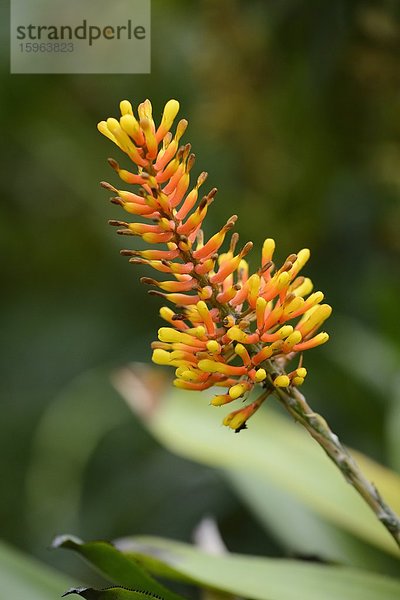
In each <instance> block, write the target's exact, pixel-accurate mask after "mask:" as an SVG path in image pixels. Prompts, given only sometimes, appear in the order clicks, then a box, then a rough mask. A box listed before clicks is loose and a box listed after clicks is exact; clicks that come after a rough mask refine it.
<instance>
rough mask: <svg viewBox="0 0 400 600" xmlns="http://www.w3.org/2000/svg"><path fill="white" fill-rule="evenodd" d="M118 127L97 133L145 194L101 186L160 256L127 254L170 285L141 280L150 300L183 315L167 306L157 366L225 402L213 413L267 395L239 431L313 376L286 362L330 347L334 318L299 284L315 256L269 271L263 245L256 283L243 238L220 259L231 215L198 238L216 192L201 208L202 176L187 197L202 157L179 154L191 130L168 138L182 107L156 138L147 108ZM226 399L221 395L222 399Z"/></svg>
mask: <svg viewBox="0 0 400 600" xmlns="http://www.w3.org/2000/svg"><path fill="white" fill-rule="evenodd" d="M120 109H121V114H122V116H121V118H120V119H119V121H118V120H117V119H113V118H109V119H107V121H101V122H100V123H99V124H98V129H99V131H100V132H101V133H102V134H104V135H105V136H107V137H108V138H109V139H111V140H112V141H113V142H114V143H115V144H116V145H117V146H118V147H119V148H120V149H121V150H122V151H123V152H125V153H126V154H127V155H128V156H129V158H130V159H131V160H132V161H133V163H134V164H135V166H136V168H135V172H131V171H127V170H125V169H122V168H120V166H119V164H118V163H117V162H116V161H115V160H113V159H109V162H110V165H111V166H112V167H113V169H114V170H115V171H116V172H117V173H118V175H119V176H120V178H121V179H122V180H123V181H124V182H125V183H128V184H134V185H137V186H139V190H138V191H137V193H135V192H133V191H126V190H119V189H116V188H115V187H113V186H111V185H110V184H108V183H105V182H103V183H102V185H103V187H105V188H106V189H108V190H111V191H112V192H113V193H114V194H115V196H114V197H113V198H112V199H111V201H112V202H113V203H115V204H118V205H120V206H121V207H122V208H124V209H125V211H126V212H128V213H130V214H133V215H137V216H139V217H141V220H140V222H134V223H131V222H125V221H114V220H113V221H110V224H111V225H115V226H117V227H119V229H118V230H117V233H119V234H121V235H130V236H140V237H141V238H142V239H143V240H144V241H145V242H147V243H149V244H151V245H153V246H156V245H162V246H161V249H159V248H151V249H148V250H122V252H121V253H122V254H123V255H125V256H130V257H131V258H130V261H131V262H133V263H135V264H144V265H148V266H150V267H152V268H153V269H155V270H156V271H158V272H159V273H162V274H165V275H166V276H167V277H168V276H169V278H167V279H165V280H158V279H153V278H150V277H143V278H142V282H143V283H146V284H149V285H151V286H154V288H157V289H153V290H151V291H150V292H149V293H150V294H153V295H158V296H161V297H162V298H163V299H165V300H168V301H169V302H170V303H172V304H173V305H175V307H176V310H175V311H174V310H172V309H171V308H169V307H167V306H163V307H162V308H161V310H160V315H161V317H162V318H163V319H164V320H165V321H166V322H167V323H168V326H166V327H161V328H160V329H159V331H158V341H156V342H153V344H152V347H153V361H154V362H155V363H157V364H160V365H169V366H172V367H175V369H176V371H175V373H176V379H175V381H174V384H175V385H176V386H177V387H180V388H184V389H187V390H205V389H207V388H210V387H213V386H218V387H221V388H225V391H224V393H221V394H218V395H215V396H214V397H213V398H212V400H211V404H213V405H214V406H221V405H224V404H227V403H229V402H232V401H234V400H237V399H242V400H243V401H245V400H246V398H247V397H248V395H249V393H250V391H251V390H252V389H253V388H254V386H255V385H256V384H261V386H263V387H264V393H263V394H262V396H261V397H260V398H259V399H258V400H256V401H253V402H251V403H248V404H245V405H244V406H242V407H241V408H239V409H238V410H235V411H234V412H232V413H230V414H229V415H228V416H226V417H225V419H224V424H225V425H228V426H230V427H231V428H232V429H235V430H236V431H239V430H240V429H243V428H244V427H245V423H246V421H247V419H248V418H249V417H250V416H251V415H252V414H254V412H255V411H256V410H257V409H258V407H259V406H260V404H261V403H262V401H263V400H264V399H265V397H266V396H267V395H268V393H270V392H272V391H273V390H274V389H275V388H277V387H284V388H286V387H289V386H299V385H301V384H302V383H303V381H304V378H305V376H306V374H307V372H306V369H305V368H304V367H303V366H302V359H301V355H300V361H299V364H298V366H297V368H294V369H293V370H292V371H290V372H286V371H285V365H286V362H287V361H288V360H290V359H292V358H294V357H295V355H296V354H297V353H301V352H303V351H304V350H308V349H309V348H314V347H315V346H318V345H320V344H323V343H324V342H326V341H327V340H328V337H329V336H328V334H327V333H325V332H323V333H316V332H317V330H318V329H319V328H320V326H321V325H322V323H323V322H324V321H325V319H327V318H328V317H329V315H330V313H331V307H330V306H329V305H327V304H321V302H322V300H323V297H324V296H323V294H322V292H314V293H311V292H312V289H313V284H312V282H311V280H310V279H308V278H307V277H303V276H300V275H299V272H300V270H301V269H302V267H303V266H304V264H305V263H306V262H307V260H308V258H309V256H310V252H309V250H307V249H303V250H300V252H298V253H297V254H291V255H290V256H288V257H287V259H286V260H285V261H284V263H283V265H282V266H281V267H280V268H276V267H275V265H274V263H273V262H272V257H273V253H274V249H275V243H274V241H273V240H272V239H266V240H265V242H264V245H263V248H262V254H261V266H260V268H259V269H258V271H257V272H256V273H254V274H250V273H249V267H248V263H247V262H246V260H245V258H244V257H245V256H246V255H247V254H248V252H249V251H250V250H251V248H252V246H253V245H252V243H251V242H248V243H247V244H245V245H244V246H243V248H241V249H240V250H239V251H237V250H236V246H237V243H238V239H239V236H238V235H237V234H236V233H234V234H233V235H232V236H231V239H230V245H229V249H228V250H227V251H226V252H223V253H220V248H221V246H222V245H223V243H224V240H225V237H226V235H227V233H228V232H229V231H230V230H231V229H232V227H233V226H234V224H235V222H236V219H237V216H236V215H233V216H232V217H230V218H229V219H228V221H227V222H226V223H225V225H224V226H223V227H222V228H221V229H220V230H219V231H218V232H217V233H215V235H213V236H212V237H211V238H210V239H208V240H207V241H206V240H205V239H204V236H203V232H202V229H201V226H202V223H203V221H204V218H205V216H206V214H207V210H208V207H209V205H210V204H211V202H212V201H213V199H214V197H215V194H216V192H217V190H216V189H215V188H214V189H212V190H211V191H210V192H208V194H206V195H205V196H203V197H202V198H200V199H199V188H200V187H201V185H202V184H203V183H204V182H205V180H206V178H207V173H205V172H202V173H200V175H199V176H198V178H197V181H196V184H195V186H194V187H193V188H192V189H191V190H190V191H188V190H189V187H190V171H191V170H192V168H193V165H194V161H195V157H194V154H192V153H191V146H190V144H186V145H182V146H181V145H180V144H179V142H180V139H181V137H182V135H183V133H184V132H185V130H186V127H187V121H186V120H181V121H179V122H178V124H177V126H176V130H175V135H173V133H172V132H171V131H170V130H171V127H172V124H173V121H174V119H175V117H176V115H177V113H178V110H179V103H178V102H177V101H176V100H170V101H169V102H167V104H166V105H165V108H164V112H163V115H162V119H161V123H160V125H159V126H158V128H156V126H155V124H154V121H153V117H152V106H151V103H150V101H149V100H146V101H145V102H143V103H141V104H140V105H139V107H138V111H137V112H138V116H137V117H136V116H135V115H134V114H133V110H132V106H131V104H130V102H128V101H127V100H123V101H122V102H121V103H120ZM221 391H223V390H221Z"/></svg>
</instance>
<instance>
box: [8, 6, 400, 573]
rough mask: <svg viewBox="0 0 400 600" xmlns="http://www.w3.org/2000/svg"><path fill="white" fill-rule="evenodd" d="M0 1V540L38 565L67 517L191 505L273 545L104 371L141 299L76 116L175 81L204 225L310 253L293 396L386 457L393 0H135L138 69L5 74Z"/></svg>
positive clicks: (398, 417)
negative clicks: (308, 314)
mask: <svg viewBox="0 0 400 600" xmlns="http://www.w3.org/2000/svg"><path fill="white" fill-rule="evenodd" d="M3 4H4V3H3ZM0 10H2V11H3V15H2V16H3V18H2V19H1V23H2V25H1V36H2V37H1V47H2V53H1V58H0V60H1V66H2V70H1V75H0V85H1V108H2V110H1V126H2V133H3V140H4V142H3V145H2V157H1V159H2V167H3V177H2V180H1V185H2V191H3V193H2V199H3V201H2V203H1V207H0V210H1V218H0V244H1V253H2V256H3V261H2V283H3V286H2V290H3V291H2V295H1V300H0V301H1V312H0V319H1V331H2V360H1V377H0V388H1V390H0V394H1V398H2V401H3V410H2V419H1V421H0V452H1V457H2V463H1V469H2V471H1V478H2V481H3V486H2V494H1V498H0V514H1V515H2V535H3V537H4V538H5V539H6V540H7V541H9V542H12V543H14V544H15V545H17V546H20V547H23V548H24V549H26V550H29V551H31V552H33V553H36V554H38V555H42V556H43V555H45V556H46V560H48V561H51V560H53V561H54V562H57V561H60V559H59V558H58V557H53V556H50V557H49V556H48V555H47V554H46V551H45V547H46V545H47V543H48V542H49V540H50V539H51V537H52V535H53V534H55V533H57V532H58V531H60V530H62V529H63V528H65V526H66V522H67V521H68V524H69V526H71V527H73V529H74V533H76V534H78V535H82V536H84V537H87V538H93V537H94V538H96V537H109V538H113V537H116V536H119V535H122V534H124V535H126V534H129V533H147V534H154V535H166V536H171V537H175V538H178V539H181V540H184V541H188V540H189V539H190V536H191V532H192V530H193V528H194V526H195V525H196V523H197V522H198V520H199V519H200V518H201V517H202V516H203V515H204V514H205V513H212V514H214V515H215V516H216V517H217V519H218V522H219V524H220V527H221V530H222V534H223V536H224V539H225V540H226V541H227V544H228V546H229V548H230V549H232V550H237V551H242V552H249V551H252V552H253V553H256V554H258V553H263V554H271V555H273V554H275V555H281V554H282V553H283V552H284V550H283V549H282V547H280V546H279V545H277V543H276V542H274V541H273V539H272V538H271V539H270V538H269V537H268V536H267V535H266V534H265V533H264V532H262V531H260V529H259V527H258V525H257V524H256V522H255V520H254V519H253V517H252V516H251V515H250V514H249V512H247V509H246V508H245V507H244V506H243V505H242V504H241V503H240V501H239V500H237V499H236V498H235V497H233V496H232V493H231V492H230V490H229V488H228V487H227V485H226V483H225V481H224V480H223V479H221V478H220V477H219V475H218V474H216V473H215V472H214V471H212V470H210V469H209V468H207V467H203V466H197V465H193V464H192V463H190V462H186V461H184V460H183V459H180V458H176V457H174V456H172V455H170V454H169V453H167V451H165V450H163V449H161V448H160V447H159V446H158V445H157V444H156V443H155V442H154V441H153V440H152V439H151V438H150V436H149V435H148V434H147V433H146V432H145V431H144V430H143V429H142V427H141V425H140V424H139V423H138V422H137V421H136V420H135V419H134V418H133V417H132V416H131V415H130V414H129V412H128V411H127V409H126V408H125V407H123V405H122V403H121V400H120V399H119V398H118V396H117V395H116V393H115V392H113V390H112V388H111V386H110V384H109V376H108V374H109V373H111V371H112V370H113V368H114V367H116V366H119V365H121V364H124V363H125V362H128V361H132V360H141V361H149V358H150V350H149V342H150V340H151V339H153V338H154V337H155V330H156V328H157V326H158V323H159V321H158V307H159V303H158V300H157V299H155V298H148V297H147V296H146V295H145V294H146V290H145V289H143V288H142V287H141V286H140V285H139V283H138V278H139V275H142V274H144V272H143V271H142V270H140V269H139V268H137V267H136V270H134V269H133V268H132V267H131V266H129V265H127V264H126V262H124V260H123V259H122V258H120V257H119V256H118V250H119V248H121V247H122V244H121V239H119V238H117V237H116V236H115V234H114V232H113V231H112V230H109V229H108V228H107V226H106V224H105V222H106V220H107V219H108V218H113V217H115V218H119V217H120V213H119V211H118V209H117V208H115V207H111V206H109V205H108V204H107V195H105V194H104V190H101V189H100V188H99V187H98V181H100V180H102V179H107V178H108V179H109V181H110V182H112V183H116V180H115V177H114V174H113V173H112V172H110V169H109V168H108V166H107V164H106V161H105V159H106V157H107V156H109V155H110V154H111V155H113V156H115V158H118V159H121V163H123V164H124V165H126V161H125V159H124V158H122V157H121V156H118V151H117V150H116V149H115V148H113V147H112V146H111V145H110V144H109V143H108V142H107V141H106V140H104V139H102V138H101V137H100V136H99V134H98V132H97V131H96V127H95V125H96V123H97V121H99V120H100V119H102V118H104V117H105V116H109V115H115V114H116V113H117V109H118V102H119V100H120V99H122V98H129V99H131V100H132V101H133V102H135V103H136V102H139V101H142V100H143V99H144V98H146V97H149V98H151V100H152V102H153V104H154V107H155V113H156V114H159V113H160V112H161V108H162V106H163V105H164V103H165V101H166V100H167V99H168V98H170V97H175V98H177V99H179V100H180V102H181V107H182V108H181V115H182V116H185V117H187V118H188V119H189V123H190V125H189V131H188V134H187V135H186V136H185V139H186V140H187V141H189V140H190V141H191V143H192V145H193V148H194V151H195V152H196V154H197V156H198V163H197V165H196V166H195V171H196V169H197V172H199V171H201V170H203V169H205V170H208V171H209V174H210V175H209V185H210V187H212V186H214V185H215V186H217V187H218V188H219V190H220V191H219V195H218V196H217V200H216V202H215V203H214V204H213V207H212V210H211V211H210V217H209V219H208V228H209V231H210V232H212V231H215V230H216V229H217V227H218V226H219V225H220V224H221V223H222V222H223V221H225V219H226V218H227V217H228V216H230V214H233V213H236V214H238V215H239V217H240V218H239V224H238V228H237V229H238V231H240V233H241V237H242V239H243V241H247V240H248V239H251V240H253V241H254V242H255V245H256V248H257V247H260V244H261V242H262V240H263V239H264V237H266V236H272V237H274V238H275V239H276V240H277V242H278V254H279V255H280V258H282V259H283V258H284V257H285V256H286V255H287V254H288V253H290V252H292V251H296V250H298V249H299V248H301V247H304V246H308V247H310V248H311V249H312V260H311V262H310V263H309V266H308V268H307V272H308V274H309V275H310V276H311V277H312V279H313V280H314V282H315V284H316V286H317V289H322V290H323V291H324V292H325V293H326V297H327V300H328V301H329V303H330V304H332V305H333V307H334V310H335V314H336V316H334V317H332V319H330V322H329V331H330V332H331V333H332V342H331V343H330V344H329V345H328V346H326V347H323V348H321V349H318V350H315V351H314V352H313V353H311V357H310V358H308V359H307V367H309V370H310V376H309V379H308V381H307V384H306V387H305V392H306V394H307V396H308V397H309V399H310V402H311V404H312V405H313V406H315V408H316V409H317V410H319V411H321V412H322V413H323V414H324V415H325V416H326V417H327V418H328V420H329V421H330V422H331V424H332V426H333V428H334V429H335V430H337V431H338V433H340V435H341V438H342V439H343V440H345V441H346V442H347V443H349V444H351V445H352V446H355V447H358V448H360V449H361V450H363V451H364V452H366V453H367V454H370V455H371V456H373V457H375V458H377V459H379V460H380V461H382V462H383V463H386V464H389V465H391V466H393V467H395V468H397V469H399V465H400V454H399V452H400V447H399V443H398V430H399V426H400V408H399V407H400V394H399V381H398V376H397V377H396V370H397V371H398V365H399V362H400V361H399V356H400V348H399V339H400V338H399V330H398V323H399V319H398V298H399V292H400V285H399V268H398V265H399V254H400V237H399V230H400V203H399V194H400V176H399V173H400V118H399V92H398V90H399V83H400V69H399V61H398V56H399V50H400V5H399V3H398V2H395V1H394V0H383V1H382V0H381V1H379V2H378V1H367V0H365V1H364V0H363V1H362V0H346V1H345V0H338V1H337V2H334V3H321V2H317V1H316V0H314V1H306V0H285V1H282V2H271V1H265V0H253V1H252V2H248V1H245V0H241V1H239V0H219V1H217V0H214V1H212V0H202V1H200V2H197V3H189V2H185V1H184V0H168V1H167V0H152V73H151V75H136V76H127V75H124V76H122V75H107V76H100V75H88V76H85V75H67V76H64V75H10V74H9V73H8V55H7V52H8V50H7V44H8V32H7V27H8V16H7V14H5V11H6V7H5V6H3V5H2V8H1V9H0ZM257 260H258V256H257V250H255V251H253V255H252V258H251V261H252V264H253V265H255V264H256V263H257ZM336 330H337V331H338V334H337V338H335V331H336ZM366 340H367V341H366ZM357 342H358V344H357ZM382 349H383V350H382ZM350 350H353V351H352V352H351V351H350ZM382 352H383V356H385V357H387V359H385V361H384V373H385V376H382V369H381V368H380V367H377V366H376V364H377V363H376V361H375V360H371V356H372V357H373V356H378V358H379V357H382ZM386 367H388V368H386ZM375 370H376V371H377V372H376V375H375ZM85 373H88V374H87V375H84V374H85ZM91 373H100V383H97V384H96V385H95V386H90V385H89V386H88V387H87V388H85V385H86V384H85V381H87V379H85V378H89V379H90V377H91ZM71 382H72V383H71ZM96 386H100V389H99V387H96ZM66 390H68V391H66ZM96 401H97V402H96ZM205 401H207V399H206V398H205ZM102 411H104V413H103V415H109V420H107V419H102V418H101V415H100V413H101V412H102ZM91 414H93V419H92V418H91ZM52 419H55V420H56V421H57V419H58V421H57V423H58V426H57V427H54V428H52V427H48V426H46V423H47V424H48V423H51V422H52ZM67 427H68V433H69V435H68V436H67V435H66V431H67ZM64 428H65V429H64ZM86 432H89V433H86ZM243 435H251V432H247V433H244V434H243ZM71 444H72V446H73V447H74V448H75V450H76V452H75V453H74V452H73V451H71ZM85 453H86V454H85ZM46 456H47V462H46V461H45V462H44V463H43V462H42V458H43V457H46ZM74 465H76V466H77V468H76V470H74ZM60 474H66V477H65V478H64V479H63V478H62V477H60ZM68 474H72V475H71V478H69V476H68ZM63 486H66V487H63ZM69 486H71V487H69ZM63 515H64V517H63ZM59 518H60V520H59V521H58V519H59ZM64 519H65V520H64ZM58 527H59V528H60V529H58ZM61 563H62V564H63V565H65V559H64V558H63V560H62V561H61ZM61 563H60V562H58V564H61ZM69 567H70V569H72V570H74V572H75V573H78V567H77V564H76V563H71V564H70V565H69Z"/></svg>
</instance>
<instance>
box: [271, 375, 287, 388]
mask: <svg viewBox="0 0 400 600" xmlns="http://www.w3.org/2000/svg"><path fill="white" fill-rule="evenodd" d="M289 384H290V379H289V377H288V376H287V375H278V377H276V379H274V386H275V387H282V388H285V387H288V385H289Z"/></svg>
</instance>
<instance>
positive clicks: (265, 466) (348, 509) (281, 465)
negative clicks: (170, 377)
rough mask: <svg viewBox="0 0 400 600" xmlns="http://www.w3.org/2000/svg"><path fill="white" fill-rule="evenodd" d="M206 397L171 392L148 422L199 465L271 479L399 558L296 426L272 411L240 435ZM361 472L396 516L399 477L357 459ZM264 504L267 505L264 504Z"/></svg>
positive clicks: (322, 514) (399, 509)
mask: <svg viewBox="0 0 400 600" xmlns="http://www.w3.org/2000/svg"><path fill="white" fill-rule="evenodd" d="M221 413H223V411H221V410H219V411H218V409H215V408H214V407H210V406H209V405H208V403H207V397H206V395H205V394H201V395H199V394H195V393H193V392H192V393H190V392H184V391H180V390H175V391H174V392H171V393H170V394H169V395H168V397H167V398H165V401H164V402H161V403H159V404H158V406H157V408H156V409H155V410H154V411H153V412H152V415H151V417H150V418H148V420H147V426H148V427H149V429H150V430H151V431H152V432H153V434H154V435H155V437H157V438H158V439H159V440H160V441H161V442H162V443H163V444H164V445H165V446H166V447H167V448H169V449H170V450H172V451H174V452H176V453H178V454H180V455H182V456H185V457H187V458H190V459H193V460H196V461H198V462H201V463H206V464H208V465H212V466H215V467H221V468H224V469H229V470H230V469H238V470H239V471H241V472H248V473H251V474H253V475H254V476H256V477H257V478H262V479H265V480H266V481H271V482H272V483H273V484H274V485H275V486H277V487H278V488H281V489H283V490H284V491H285V492H288V493H289V494H291V495H293V496H294V497H295V498H296V499H297V500H299V501H300V502H302V503H303V504H305V505H306V506H307V507H309V508H310V509H311V510H312V511H313V512H315V513H316V514H317V515H319V516H320V517H323V518H324V519H326V520H327V521H329V522H330V523H333V524H335V525H337V526H339V527H341V528H343V529H344V530H346V531H348V532H350V533H352V534H353V535H355V536H357V537H359V538H361V539H362V540H365V541H367V542H369V543H371V544H373V545H375V546H377V547H378V548H380V549H382V550H385V551H386V552H388V553H391V554H393V555H394V556H396V557H397V558H400V554H399V551H398V547H397V545H396V544H395V542H394V541H393V539H392V538H391V537H390V535H389V534H388V532H387V531H386V530H385V529H384V527H383V526H382V525H381V524H380V523H379V522H378V520H377V519H376V517H375V516H374V514H373V513H372V511H371V510H370V509H369V508H368V506H367V505H366V504H365V503H364V501H363V500H362V499H361V497H360V496H359V495H358V494H357V492H356V491H355V490H354V489H353V488H352V487H351V486H350V485H349V484H347V483H346V481H345V480H344V478H343V476H342V474H341V473H340V472H339V471H338V469H337V468H336V466H335V465H334V464H333V463H332V462H331V461H330V460H329V459H328V457H327V456H326V455H325V453H324V452H323V451H322V449H321V448H320V447H319V446H318V445H317V444H316V442H315V441H314V440H312V439H311V438H310V437H309V436H308V434H307V433H306V432H305V431H304V430H302V429H301V427H300V426H299V425H296V424H294V423H292V422H291V421H290V420H289V419H288V418H286V417H282V416H280V415H279V414H278V413H276V412H275V411H274V410H272V409H271V407H270V406H268V405H267V406H266V407H265V410H263V411H260V413H259V414H257V418H255V419H254V420H252V421H251V423H250V430H249V431H245V432H242V433H241V434H240V435H236V434H234V433H233V432H232V431H230V430H229V429H228V428H224V427H222V426H221V425H220V419H221V416H222V415H221ZM356 457H357V460H358V462H359V463H360V466H361V468H362V469H363V470H364V471H365V474H366V475H367V476H369V477H371V479H372V480H373V482H374V483H375V484H376V485H377V487H378V488H379V489H380V490H381V491H382V494H383V496H384V498H385V500H386V501H387V502H388V503H389V504H391V505H392V508H393V509H394V510H396V511H397V512H400V477H399V476H398V475H396V474H395V473H393V472H391V471H389V470H388V469H386V468H384V467H382V466H381V465H379V464H377V463H376V462H374V461H372V460H370V459H367V458H366V457H363V456H362V455H361V454H360V453H356ZM265 501H266V502H267V499H266V500H265Z"/></svg>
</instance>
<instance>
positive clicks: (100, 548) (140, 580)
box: [52, 535, 183, 600]
mask: <svg viewBox="0 0 400 600" xmlns="http://www.w3.org/2000/svg"><path fill="white" fill-rule="evenodd" d="M52 546H53V548H65V549H68V550H73V551H75V552H77V553H78V554H79V555H80V556H82V557H84V558H85V559H86V560H87V561H88V562H89V563H90V564H91V565H93V566H94V567H96V569H98V570H99V571H100V572H101V573H102V575H104V577H106V578H107V579H109V580H110V581H112V582H113V583H116V584H118V585H121V586H125V587H127V588H131V589H133V590H135V589H143V590H145V591H146V592H148V593H152V594H154V595H155V596H161V598H162V599H163V600H183V599H182V597H181V596H179V595H178V594H175V593H173V592H171V591H169V590H168V589H167V588H165V587H164V586H163V585H161V583H158V581H156V580H155V579H154V578H153V577H151V575H149V574H148V572H147V571H146V570H145V569H144V568H143V567H142V566H141V565H139V564H138V562H137V561H135V560H132V559H130V558H128V557H126V556H124V555H123V554H121V552H119V551H118V550H117V549H116V548H115V547H114V546H113V545H112V544H111V543H110V542H105V541H95V542H87V543H84V542H82V541H81V540H79V539H78V538H76V537H73V536H68V535H63V536H58V537H57V538H55V540H54V541H53V544H52Z"/></svg>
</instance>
